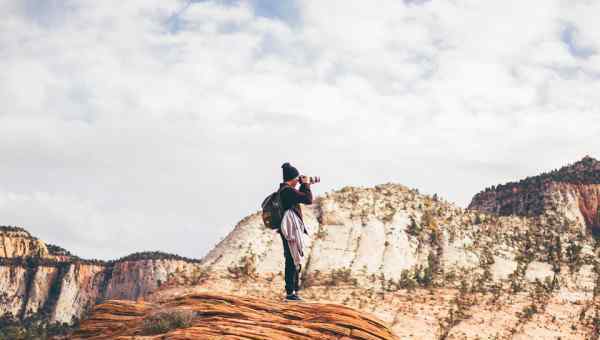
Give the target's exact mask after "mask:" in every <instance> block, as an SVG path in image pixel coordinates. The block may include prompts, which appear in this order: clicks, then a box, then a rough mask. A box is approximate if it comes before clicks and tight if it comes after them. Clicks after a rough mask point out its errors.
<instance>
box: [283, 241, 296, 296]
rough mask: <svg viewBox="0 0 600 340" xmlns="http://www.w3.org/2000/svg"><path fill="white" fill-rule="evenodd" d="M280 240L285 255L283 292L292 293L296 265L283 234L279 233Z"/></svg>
mask: <svg viewBox="0 0 600 340" xmlns="http://www.w3.org/2000/svg"><path fill="white" fill-rule="evenodd" d="M281 241H282V242H283V256H284V257H285V292H286V293H287V294H288V295H291V294H293V293H294V290H295V288H296V287H295V282H294V281H295V276H296V266H295V265H294V258H293V257H292V252H291V251H290V246H289V245H288V242H287V240H286V239H285V237H284V236H283V235H281Z"/></svg>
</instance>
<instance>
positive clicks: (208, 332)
mask: <svg viewBox="0 0 600 340" xmlns="http://www.w3.org/2000/svg"><path fill="white" fill-rule="evenodd" d="M169 321H176V322H169ZM157 325H158V326H157ZM144 335H145V336H147V337H144V339H165V340H166V339H173V340H174V339H207V340H209V339H214V340H217V339H239V340H242V339H261V340H283V339H295V340H310V339H318V340H327V339H330V340H334V339H347V340H351V339H357V340H393V339H397V338H396V337H395V336H394V335H392V333H391V332H390V330H389V329H388V328H387V327H386V326H385V325H384V324H383V322H381V321H379V320H378V319H376V318H374V317H372V316H369V315H368V314H366V313H361V312H358V311H356V310H353V309H351V308H347V307H344V306H340V305H332V304H317V303H315V304H312V303H310V304H309V303H281V302H275V301H264V300H259V299H253V298H247V297H238V296H233V295H226V294H208V293H197V294H188V295H183V296H179V297H177V298H173V299H169V300H165V301H160V302H159V303H146V302H138V303H136V302H131V301H118V300H113V301H107V302H105V303H103V304H101V305H98V306H97V307H96V308H94V312H93V313H92V315H91V317H90V318H89V319H87V320H86V321H84V322H83V323H82V324H81V327H80V329H79V330H78V331H77V332H75V334H73V336H72V339H73V340H78V339H90V340H93V339H98V340H99V339H116V338H120V337H123V338H125V337H137V336H144Z"/></svg>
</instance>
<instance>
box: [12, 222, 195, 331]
mask: <svg viewBox="0 0 600 340" xmlns="http://www.w3.org/2000/svg"><path fill="white" fill-rule="evenodd" d="M0 241H2V243H1V244H0V249H2V253H1V254H3V255H8V256H0V318H4V319H13V320H15V321H19V320H20V321H25V320H31V319H36V320H38V319H42V320H45V321H47V322H48V323H60V324H63V323H67V324H71V323H73V322H74V321H75V320H77V319H79V318H81V317H82V316H84V315H85V314H86V312H88V311H89V310H91V308H92V307H93V306H94V305H95V304H96V303H98V302H99V301H102V300H104V299H131V300H135V299H138V298H140V297H143V296H144V295H146V294H148V293H149V292H151V291H153V290H155V289H156V288H158V287H160V285H161V284H162V283H163V282H166V281H167V280H168V279H169V278H170V277H171V276H173V275H179V274H180V273H181V274H185V275H191V273H193V272H194V270H197V268H198V267H199V265H198V262H199V261H196V260H191V259H186V258H182V257H180V256H176V255H170V254H164V253H158V252H154V253H151V252H148V253H136V254H132V255H130V256H127V257H124V258H121V259H119V260H116V261H107V262H105V261H98V260H83V259H80V258H78V257H76V256H73V255H72V254H70V253H69V252H68V251H66V250H64V249H62V248H60V247H57V246H52V245H46V244H45V243H44V242H43V241H41V240H38V239H36V238H35V237H32V236H31V235H30V234H29V233H28V232H27V231H25V230H24V229H23V228H20V227H0Z"/></svg>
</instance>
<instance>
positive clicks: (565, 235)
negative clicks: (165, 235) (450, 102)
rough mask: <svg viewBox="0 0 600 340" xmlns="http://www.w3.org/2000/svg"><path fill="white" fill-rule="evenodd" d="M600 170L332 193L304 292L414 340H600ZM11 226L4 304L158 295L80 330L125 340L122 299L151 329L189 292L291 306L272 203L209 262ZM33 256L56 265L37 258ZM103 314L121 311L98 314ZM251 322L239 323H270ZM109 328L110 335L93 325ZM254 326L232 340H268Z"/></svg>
mask: <svg viewBox="0 0 600 340" xmlns="http://www.w3.org/2000/svg"><path fill="white" fill-rule="evenodd" d="M599 177H600V166H599V165H598V161H596V160H594V159H592V158H590V157H586V158H584V159H582V160H581V161H579V162H576V163H574V164H572V165H569V166H566V167H564V168H561V169H558V170H554V171H551V172H548V173H544V174H541V175H538V176H533V177H529V178H527V179H524V180H521V181H518V182H513V183H508V184H501V185H497V186H494V187H492V188H488V189H486V190H484V191H482V192H481V193H479V194H477V195H475V197H474V198H473V201H472V203H471V204H470V206H469V208H468V209H464V208H461V207H458V206H456V205H454V204H452V203H449V202H447V201H446V200H444V199H443V198H440V197H438V196H437V195H424V194H422V193H420V192H419V191H418V190H417V189H411V188H408V187H405V186H403V185H400V184H382V185H378V186H375V187H345V188H342V189H340V190H337V191H333V192H329V193H326V194H324V195H322V196H320V197H318V198H317V199H316V200H315V202H314V204H312V205H311V206H307V207H303V212H304V216H305V221H306V223H307V224H308V226H309V227H310V229H311V234H310V237H309V240H308V242H307V248H308V249H307V251H306V258H305V263H304V266H303V270H302V292H301V294H302V295H303V297H304V298H305V299H307V300H309V301H311V302H318V303H320V304H328V305H330V304H331V305H344V306H347V307H350V308H354V309H356V310H357V311H360V312H361V313H367V314H373V315H375V316H376V317H377V318H379V319H381V320H383V322H384V323H386V324H387V325H389V327H390V329H391V330H392V332H393V333H394V334H395V336H397V337H398V338H400V339H558V338H560V339H598V338H600V300H599V299H598V296H599V294H600V261H599V260H598V255H599V254H600V242H599V241H598V239H597V235H598V233H597V232H596V230H597V222H598V214H599V212H598V198H599V197H600V196H598V195H597V192H598V191H597V190H598V189H597V187H596V186H597V185H600V181H599V180H598V178H599ZM8 233H10V235H12V236H11V238H14V240H12V241H10V242H8V243H7V242H6V241H3V242H5V244H10V246H7V247H6V249H9V248H10V249H11V250H5V253H6V254H9V253H10V254H18V255H11V256H17V257H7V256H5V258H4V260H3V261H4V262H3V264H2V265H0V287H2V292H7V293H6V294H5V296H4V297H3V299H2V300H1V302H2V303H1V304H0V308H2V309H0V312H3V313H5V314H6V313H7V311H10V312H11V313H12V315H16V316H18V317H19V318H21V319H26V318H27V315H29V314H28V313H29V311H31V312H32V313H34V314H35V313H36V312H37V313H42V315H48V317H49V318H51V319H52V318H53V317H54V319H52V320H66V319H67V316H68V315H71V316H85V315H86V311H89V310H90V308H91V307H92V305H93V304H94V303H95V302H101V301H103V300H105V299H115V298H118V299H137V300H140V299H143V300H144V301H146V302H136V303H132V302H115V301H111V302H107V304H106V305H101V306H104V307H101V306H100V307H98V309H96V312H95V313H94V314H93V316H92V319H88V320H89V322H88V321H85V322H84V323H83V324H82V327H84V326H83V325H85V327H87V328H81V331H80V332H79V333H77V334H78V336H79V337H84V336H97V337H98V336H102V334H104V335H105V336H107V337H108V338H111V336H112V335H110V334H113V333H110V332H113V331H114V330H113V328H111V327H114V329H118V328H119V327H121V328H122V327H123V323H121V321H118V320H113V319H118V318H119V316H118V315H119V314H118V312H117V310H118V308H123V309H124V310H127V312H126V313H130V312H129V311H130V310H138V312H132V313H138V315H137V316H136V318H138V319H136V320H137V321H135V322H134V321H132V322H134V323H135V325H137V326H135V327H138V326H139V324H138V322H141V321H140V320H142V319H144V318H146V317H148V315H150V314H152V315H154V314H156V313H159V311H160V310H161V309H164V308H166V309H168V308H171V307H175V305H173V304H175V302H174V301H179V300H178V299H184V300H185V299H188V298H182V297H184V296H186V297H190V296H206V294H208V295H210V294H213V295H215V294H216V293H215V292H223V294H225V295H227V294H235V295H237V296H244V298H240V299H242V300H243V299H245V298H257V299H259V301H271V302H272V303H274V304H275V306H283V305H281V304H277V303H276V302H273V301H281V300H282V297H283V274H282V272H283V264H284V263H283V262H284V261H283V249H282V245H281V240H280V238H279V235H278V234H277V233H275V232H273V231H272V230H270V229H267V228H265V227H264V225H263V223H262V220H261V217H260V214H259V213H258V212H257V213H254V214H251V215H249V216H248V217H246V218H244V219H242V220H241V221H240V222H239V223H238V224H237V225H236V226H235V227H234V228H233V230H232V231H231V233H230V234H229V235H228V236H227V237H226V238H225V239H224V240H223V241H222V242H220V243H219V244H217V245H216V246H215V247H214V249H212V250H211V251H210V252H209V253H208V254H207V255H206V256H205V257H204V258H203V259H201V260H200V261H193V260H183V259H177V258H174V257H173V258H170V259H167V258H164V259H154V260H152V261H150V260H148V259H147V258H144V257H141V258H138V257H135V256H134V257H132V258H129V259H123V260H122V261H114V262H110V263H89V262H85V261H84V260H79V259H76V258H73V257H69V256H67V255H65V251H60V249H58V248H57V247H48V246H46V245H44V244H43V242H38V241H36V240H33V239H30V236H27V234H26V233H24V231H22V230H14V229H11V230H8V229H6V232H5V234H6V235H9V234H8ZM17 235H18V236H17ZM17 238H18V240H17ZM0 248H1V247H0ZM24 254H25V255H26V256H25V258H42V259H44V260H43V261H41V262H31V260H29V262H28V261H27V260H23V257H22V256H23V255H24ZM27 254H29V255H27ZM27 256H29V257H27ZM48 261H50V262H48ZM149 261H150V262H149ZM165 261H166V262H165ZM57 263H66V264H62V265H57ZM3 266H4V268H5V269H2V268H3ZM53 268H56V269H53ZM133 268H136V269H135V270H132V269H133ZM2 270H4V271H2ZM61 277H62V278H63V279H60V278H61ZM65 277H68V278H69V279H64V278H65ZM38 292H39V293H38ZM216 295H219V294H216ZM46 296H51V297H52V298H47V297H46ZM32 297H35V298H32ZM59 301H61V302H60V303H59ZM169 301H170V302H169ZM236 301H241V300H236ZM163 303H165V305H163ZM240 303H242V302H240ZM59 306H60V308H59ZM107 306H108V307H107ZM110 306H113V307H110ZM132 306H133V307H132ZM203 306H204V305H203ZM269 306H273V305H269ZM285 306H291V305H285ZM311 306H313V305H312V304H311ZM167 307H168V308H167ZM188 307H189V308H193V307H191V305H188ZM188 307H186V308H188ZM313 307H314V306H313ZM102 308H113V310H112V311H110V310H106V309H102ZM207 308H208V307H207ZM232 308H233V307H232ZM235 308H237V307H235ZM252 308H254V307H252ZM257 308H258V307H257ZM269 308H271V307H269ZM273 308H275V307H273ZM277 308H280V307H277ZM281 308H283V307H281ZM336 308H337V307H336ZM40 311H42V312H40ZM57 311H60V312H57ZM103 311H105V312H103ZM61 313H62V314H61ZM148 313H149V314H148ZM231 313H232V314H236V313H237V312H231ZM315 313H316V311H315ZM367 314H365V315H367ZM55 315H64V316H62V317H60V318H56V316H55ZM103 315H104V316H105V317H106V318H108V319H106V320H104V321H94V322H96V323H95V324H94V323H93V322H92V321H91V320H100V319H102V317H104V316H103ZM132 315H133V314H132ZM184 316H185V315H184ZM205 316H206V315H205ZM130 317H131V315H128V314H127V315H126V316H123V320H125V319H127V318H130ZM182 318H183V319H184V320H183V321H182V320H179V319H181V318H179V319H177V318H175V319H177V320H179V321H177V320H176V321H177V322H179V323H181V322H183V324H184V326H185V327H184V326H182V327H179V328H177V329H178V330H174V331H173V333H172V335H169V336H173V338H177V337H176V336H181V338H186V336H187V337H188V338H190V337H189V336H191V335H190V334H193V333H191V332H188V333H186V331H185V329H186V328H189V327H192V326H189V327H188V325H194V326H193V327H197V326H195V325H198V324H199V321H198V320H199V319H197V315H196V314H192V316H191V317H190V316H189V315H188V316H187V317H182ZM248 318H249V317H248ZM248 318H247V317H246V316H244V317H242V320H237V321H235V322H239V323H244V322H248V320H252V322H254V323H260V322H259V321H257V320H258V319H257V318H256V317H254V316H253V318H252V319H248ZM110 320H113V321H110ZM244 320H245V321H244ZM277 320H280V321H282V322H284V321H285V320H283V319H277ZM90 322H92V323H90ZM99 322H101V323H99ZM111 322H114V325H113V326H109V324H110V323H111ZM227 322H234V321H231V320H229V321H227ZM332 322H333V321H332ZM101 324H102V326H101ZM283 324H284V325H289V324H287V323H285V322H284V323H283ZM229 325H230V324H228V326H227V327H230V326H229ZM327 325H328V326H327V327H334V328H335V327H337V326H332V324H329V323H328V324H327ZM296 326H298V327H304V326H300V325H296ZM296 326H294V327H296ZM95 327H99V328H97V329H98V331H99V332H100V333H92V330H93V329H96V328H95ZM139 327H142V326H139ZM227 327H226V328H227ZM277 327H280V326H277ZM281 327H283V326H281ZM286 327H287V326H286ZM86 329H87V330H86ZM119 329H120V328H119ZM136 329H138V330H139V328H136ZM278 329H279V328H278ZM85 332H88V333H85ZM250 332H251V331H250ZM114 334H116V333H114ZM119 334H120V333H119ZM123 334H129V333H123ZM136 334H137V333H136ZM157 334H163V335H164V334H171V333H168V332H167V333H164V332H163V333H157ZM217 334H218V333H217ZM249 334H251V333H247V335H229V336H230V337H229V338H232V339H263V338H261V337H257V336H256V335H253V336H252V335H249ZM302 334H307V333H302ZM328 334H329V333H328ZM144 336H148V337H149V339H150V338H152V337H154V336H159V335H144ZM219 336H223V335H222V334H220V335H219ZM159 338H160V336H159ZM199 338H202V337H199ZM224 338H226V337H224ZM313 338H315V339H321V337H313ZM342 338H343V337H342ZM186 339H187V338H186Z"/></svg>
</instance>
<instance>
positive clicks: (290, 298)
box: [285, 294, 302, 301]
mask: <svg viewBox="0 0 600 340" xmlns="http://www.w3.org/2000/svg"><path fill="white" fill-rule="evenodd" d="M285 299H286V300H287V301H302V298H301V297H299V296H298V295H296V294H288V295H287V296H286V297H285Z"/></svg>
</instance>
